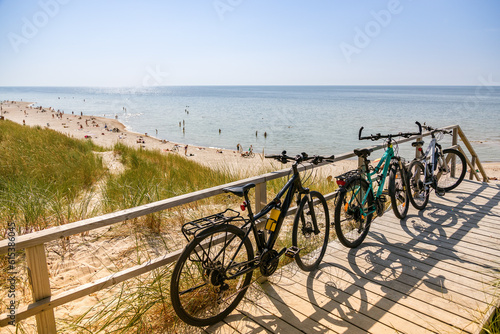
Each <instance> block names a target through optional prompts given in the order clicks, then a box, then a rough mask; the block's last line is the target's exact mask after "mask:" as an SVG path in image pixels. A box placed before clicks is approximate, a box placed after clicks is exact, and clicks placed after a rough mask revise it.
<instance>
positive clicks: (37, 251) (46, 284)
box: [0, 125, 488, 333]
mask: <svg viewBox="0 0 500 334" xmlns="http://www.w3.org/2000/svg"><path fill="white" fill-rule="evenodd" d="M445 129H448V130H453V136H452V143H451V144H452V147H457V148H458V149H459V150H460V151H462V152H463V153H464V151H463V149H462V148H461V147H460V145H458V137H460V139H461V140H462V142H463V143H464V144H465V147H466V148H467V150H468V151H469V152H470V154H471V159H469V158H467V159H466V160H467V164H468V165H469V168H470V178H471V179H472V177H476V179H477V180H480V178H479V175H478V173H477V172H476V170H475V168H476V166H477V168H478V169H479V171H480V173H481V175H482V177H483V181H485V182H487V181H488V177H487V176H486V173H485V171H484V169H483V167H482V165H481V162H480V161H479V158H478V157H477V155H476V153H475V151H474V149H473V148H472V146H471V144H470V143H469V141H468V140H467V138H466V137H465V135H464V133H463V132H462V130H461V129H460V126H458V125H452V126H448V127H446V128H445ZM429 135H430V133H428V132H427V133H423V134H422V135H421V136H413V137H410V138H407V139H401V140H398V143H399V144H402V143H405V142H408V141H412V140H420V139H421V138H422V137H426V136H429ZM367 148H373V149H374V150H380V149H382V148H383V145H376V146H371V147H367ZM464 155H465V154H464ZM353 157H355V155H354V153H344V154H341V155H338V156H336V158H335V160H334V162H336V161H341V160H345V159H350V158H353ZM324 165H326V164H325V163H323V164H320V165H317V166H313V165H305V166H302V167H301V169H300V170H306V169H312V168H317V167H321V166H324ZM288 174H289V170H288V169H286V170H281V171H277V172H271V173H268V174H264V175H259V176H256V177H251V178H247V179H244V180H240V181H237V182H233V183H229V184H224V185H221V186H217V187H213V188H209V189H204V190H200V191H196V192H192V193H189V194H185V195H181V196H177V197H173V198H169V199H165V200H162V201H158V202H154V203H150V204H145V205H141V206H138V207H135V208H131V209H126V210H122V211H118V212H115V213H110V214H105V215H102V216H99V217H94V218H89V219H85V220H81V221H78V222H74V223H69V224H66V225H62V226H56V227H51V228H48V229H46V230H43V231H39V232H35V233H30V234H25V235H21V236H17V237H16V238H15V250H16V251H19V250H21V249H25V250H26V264H27V267H28V275H29V282H30V285H31V288H32V295H33V303H32V304H29V305H25V306H22V307H19V308H18V309H17V310H15V321H16V322H18V321H21V320H23V319H26V318H29V317H32V316H36V323H37V330H38V333H55V332H56V323H55V317H54V311H53V309H54V308H55V307H57V306H60V305H63V304H66V303H69V302H71V301H74V300H76V299H78V298H81V297H84V296H88V295H89V294H91V293H94V292H97V291H100V290H103V289H105V288H108V287H110V286H113V285H115V284H118V283H120V282H123V281H125V280H128V279H130V278H133V277H136V276H139V275H141V274H144V273H147V272H149V271H151V270H154V269H156V268H159V267H162V266H165V265H167V264H170V263H173V262H175V261H176V260H177V259H178V257H179V255H180V253H181V252H182V250H177V251H175V252H172V253H169V254H166V255H164V256H162V257H158V258H156V259H152V260H149V261H147V262H145V263H143V264H141V265H137V266H133V267H131V268H128V269H126V270H122V271H120V272H117V273H114V274H112V275H109V276H106V277H104V278H101V279H99V280H96V281H94V282H91V283H87V284H84V285H80V286H78V287H76V288H73V289H69V290H67V291H64V292H61V293H58V294H57V295H52V293H51V288H50V281H49V270H48V266H47V259H46V247H45V246H46V244H47V243H48V242H50V241H54V240H58V239H60V238H64V237H68V236H71V235H75V234H79V233H83V232H88V231H91V230H94V229H97V228H100V227H103V226H108V225H112V224H116V223H119V222H123V221H126V220H129V219H133V218H137V217H141V216H145V215H148V214H151V213H154V212H158V211H162V210H166V209H170V208H174V207H177V206H180V205H184V204H187V203H191V202H194V201H198V200H201V199H205V198H209V197H212V196H215V195H218V194H221V193H223V188H226V187H230V186H237V185H244V184H247V183H250V182H251V183H255V184H256V188H255V209H256V210H260V209H261V208H262V207H263V206H264V205H265V204H266V202H267V191H266V183H267V182H268V181H271V180H273V179H277V178H281V177H285V176H288ZM335 195H336V194H335V192H334V193H330V194H327V195H325V198H326V199H327V200H330V199H332V198H334V197H335ZM11 249H12V244H9V240H2V241H0V254H5V253H8V252H9V251H11ZM12 320H13V319H12V317H11V314H9V313H5V314H2V315H1V317H0V327H4V326H8V325H9V322H11V321H12Z"/></svg>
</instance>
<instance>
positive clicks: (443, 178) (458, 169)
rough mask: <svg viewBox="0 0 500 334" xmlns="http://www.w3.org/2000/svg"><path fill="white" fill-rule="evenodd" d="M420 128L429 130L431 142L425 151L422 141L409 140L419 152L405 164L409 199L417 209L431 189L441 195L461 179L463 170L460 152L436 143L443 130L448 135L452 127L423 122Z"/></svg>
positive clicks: (425, 199)
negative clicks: (437, 127)
mask: <svg viewBox="0 0 500 334" xmlns="http://www.w3.org/2000/svg"><path fill="white" fill-rule="evenodd" d="M423 128H424V129H425V130H427V131H430V132H431V137H432V139H431V142H430V143H429V146H428V147H427V150H426V151H425V153H424V152H423V149H422V146H423V145H424V142H423V141H418V142H414V143H412V146H413V147H416V148H417V151H418V152H420V156H419V157H418V158H417V159H415V160H413V161H412V162H411V164H410V166H409V167H408V171H409V173H408V175H409V178H408V187H409V190H410V202H411V204H412V205H413V206H414V207H415V209H418V210H422V209H424V208H425V206H426V205H427V203H428V202H429V194H430V192H431V190H432V189H434V190H435V191H436V194H437V195H439V196H443V195H444V194H445V193H446V192H448V191H450V190H453V189H455V188H456V187H457V186H458V185H459V184H460V183H461V182H462V180H463V179H464V177H465V173H466V171H467V166H466V162H465V157H464V155H463V154H462V152H460V151H458V150H455V149H453V148H447V149H444V150H443V148H442V147H441V145H440V144H438V141H439V140H441V139H442V138H443V136H444V135H445V134H449V135H451V134H452V131H449V130H444V129H436V128H432V127H430V126H428V125H424V126H423Z"/></svg>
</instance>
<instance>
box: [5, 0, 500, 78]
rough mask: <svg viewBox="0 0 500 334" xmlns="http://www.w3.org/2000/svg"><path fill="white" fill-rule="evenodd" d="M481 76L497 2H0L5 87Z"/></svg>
mask: <svg viewBox="0 0 500 334" xmlns="http://www.w3.org/2000/svg"><path fill="white" fill-rule="evenodd" d="M485 81H486V83H485ZM480 84H481V85H484V84H491V85H499V84H500V1H498V0H489V1H488V0H475V1H472V0H468V1H465V0H440V1H435V0H421V1H419V0H382V1H379V0H370V1H368V0H359V1H344V0H315V1H310V0H309V1H306V0H273V1H269V0H188V1H181V0H175V1H174V0H141V1H133V0H22V1H21V0H0V86H99V87H122V86H133V87H135V86H159V85H161V86H174V85H472V86H477V85H480Z"/></svg>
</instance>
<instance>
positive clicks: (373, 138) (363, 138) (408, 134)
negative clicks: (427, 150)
mask: <svg viewBox="0 0 500 334" xmlns="http://www.w3.org/2000/svg"><path fill="white" fill-rule="evenodd" d="M415 124H417V125H418V132H406V133H403V132H400V133H398V134H395V135H393V134H388V135H381V134H380V133H377V134H375V135H372V134H371V135H369V136H367V137H362V136H361V132H363V129H364V127H363V126H362V127H361V129H359V134H358V138H359V140H365V139H370V140H373V141H375V140H379V139H380V138H393V137H404V138H409V137H411V136H418V135H421V134H422V125H420V123H419V122H415Z"/></svg>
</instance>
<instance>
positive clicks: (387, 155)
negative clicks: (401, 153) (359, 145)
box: [349, 143, 394, 216]
mask: <svg viewBox="0 0 500 334" xmlns="http://www.w3.org/2000/svg"><path fill="white" fill-rule="evenodd" d="M392 158H394V149H393V147H392V143H389V145H388V147H387V150H386V151H385V152H384V155H383V156H382V158H381V159H380V161H379V162H378V164H377V166H376V167H375V168H374V170H373V172H370V171H369V170H368V161H367V160H365V166H364V168H365V169H366V170H365V173H364V174H365V175H366V178H367V181H368V191H367V192H366V194H365V196H364V197H363V201H362V203H361V204H362V205H361V208H360V209H361V213H362V214H363V215H365V216H368V215H370V214H372V213H374V212H375V211H377V209H376V207H375V208H373V209H371V210H370V212H364V210H363V206H364V205H365V203H366V201H367V200H368V196H369V195H370V193H372V194H373V190H374V189H373V180H372V176H375V175H377V174H378V172H379V171H380V168H381V166H382V165H384V168H383V170H382V174H381V178H380V185H381V186H379V187H378V189H377V193H376V194H375V196H374V197H375V199H378V198H380V196H381V195H382V192H383V191H384V186H383V185H384V184H385V180H386V178H387V174H388V172H389V166H390V163H391V160H392ZM356 194H357V192H356ZM352 200H353V199H352V198H351V199H350V200H349V204H351V201H352Z"/></svg>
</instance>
